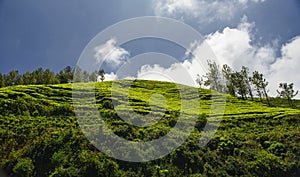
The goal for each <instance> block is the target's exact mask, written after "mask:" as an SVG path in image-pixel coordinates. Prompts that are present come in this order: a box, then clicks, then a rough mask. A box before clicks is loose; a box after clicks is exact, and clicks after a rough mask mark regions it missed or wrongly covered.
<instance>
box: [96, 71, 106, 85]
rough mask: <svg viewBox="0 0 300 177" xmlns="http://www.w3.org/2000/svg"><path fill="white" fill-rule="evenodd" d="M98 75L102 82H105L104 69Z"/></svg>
mask: <svg viewBox="0 0 300 177" xmlns="http://www.w3.org/2000/svg"><path fill="white" fill-rule="evenodd" d="M98 74H99V76H100V80H101V82H103V81H104V80H105V71H104V69H100V70H99V72H98Z"/></svg>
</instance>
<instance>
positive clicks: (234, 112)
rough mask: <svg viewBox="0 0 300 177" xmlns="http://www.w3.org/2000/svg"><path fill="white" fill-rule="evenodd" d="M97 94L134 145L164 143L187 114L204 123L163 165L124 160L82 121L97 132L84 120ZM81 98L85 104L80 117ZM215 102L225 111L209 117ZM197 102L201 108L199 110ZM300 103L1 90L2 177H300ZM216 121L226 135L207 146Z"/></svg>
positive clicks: (62, 87)
mask: <svg viewBox="0 0 300 177" xmlns="http://www.w3.org/2000/svg"><path fill="white" fill-rule="evenodd" d="M124 88H128V89H127V90H126V89H124ZM91 91H92V92H91ZM91 94H92V96H93V98H94V99H95V100H94V102H95V109H96V110H97V112H99V115H101V117H102V118H103V120H104V122H105V124H106V125H107V126H108V127H109V128H110V129H111V130H112V131H113V132H114V133H115V134H116V135H118V136H120V137H123V138H125V139H127V140H130V141H136V142H140V141H149V140H152V139H157V138H159V137H163V136H164V135H166V134H167V133H168V132H169V131H170V130H171V129H172V127H174V126H175V124H176V122H177V121H178V118H179V116H184V117H186V118H188V119H190V120H195V122H196V124H195V127H194V128H193V130H192V132H191V134H190V135H189V137H188V139H187V140H186V141H185V142H184V143H183V144H182V145H181V146H180V147H179V148H177V149H176V150H174V151H173V152H172V153H170V154H169V155H167V156H165V157H163V158H160V159H157V160H153V161H149V162H126V161H122V160H116V159H114V158H112V157H109V156H107V155H106V154H105V153H103V152H101V151H99V150H98V149H97V148H96V147H95V146H94V145H93V144H92V143H91V142H90V141H89V140H88V139H87V138H86V137H85V134H84V133H83V132H82V130H81V129H80V126H79V122H80V125H82V123H83V124H84V125H88V124H90V122H88V121H89V120H88V119H87V120H84V119H77V118H76V116H75V115H77V114H79V115H81V118H82V117H84V116H86V117H88V115H89V114H90V112H92V111H93V110H91V108H90V107H89V104H88V103H89V101H90V100H89V98H90V96H91ZM73 99H74V100H73ZM127 99H128V100H127ZM73 101H74V103H75V105H76V104H79V103H80V106H81V107H80V108H76V109H75V110H76V112H75V111H74V106H73ZM127 101H128V102H127ZM214 102H216V103H219V104H224V111H221V112H218V113H214V112H210V111H211V106H212V105H213V104H214ZM189 104H199V109H194V108H193V106H189ZM184 105H185V106H184ZM295 105H296V107H295V108H289V107H288V103H287V102H286V100H284V99H280V98H274V99H271V106H268V105H267V104H265V103H261V102H259V100H256V99H255V100H254V101H250V100H242V99H239V98H237V97H233V96H230V95H224V94H220V93H217V92H212V91H210V90H207V89H201V88H199V89H198V88H192V87H188V86H184V85H178V84H173V83H169V82H159V81H147V80H135V81H132V80H121V81H114V82H111V81H110V82H109V81H107V82H101V83H78V84H77V83H76V84H73V85H72V84H57V85H26V86H22V85H19V86H10V87H4V88H0V169H2V170H1V171H0V176H1V175H7V176H41V177H43V176H51V177H60V176H78V177H79V176H87V177H91V176H124V177H125V176H126V177H127V176H132V177H135V176H136V177H140V176H145V177H148V176H149V177H150V176H161V177H163V176H193V177H196V176H199V177H200V176H259V177H260V176H272V177H274V176H287V177H292V176H295V177H296V176H298V175H299V174H300V143H299V142H300V109H299V107H300V102H299V101H296V102H295ZM183 108H184V110H182V109H183ZM152 109H155V112H154V113H153V114H151V110H152ZM129 110H132V112H129ZM78 112H79V113H78ZM75 113H76V114H75ZM133 113H134V114H133ZM82 115H84V116H82ZM132 115H134V116H132ZM145 115H150V116H148V117H150V118H151V116H153V117H159V118H160V119H159V120H158V122H155V121H156V120H157V119H156V118H154V119H153V122H150V123H152V124H151V126H147V127H139V126H135V125H132V124H129V123H128V122H125V121H124V120H122V117H127V118H128V120H129V121H132V122H133V123H135V124H142V123H144V122H147V121H145V120H140V119H138V118H139V116H145ZM214 120H221V122H220V125H219V127H218V130H217V132H216V133H215V134H214V136H213V138H212V139H211V140H210V141H209V142H208V143H207V144H206V145H205V146H203V147H200V146H199V140H200V138H201V136H202V135H203V134H204V133H203V130H204V127H205V125H206V123H209V124H211V126H217V125H218V122H217V121H214ZM143 121H144V122H143ZM120 148H122V147H120ZM125 155H128V156H130V154H125Z"/></svg>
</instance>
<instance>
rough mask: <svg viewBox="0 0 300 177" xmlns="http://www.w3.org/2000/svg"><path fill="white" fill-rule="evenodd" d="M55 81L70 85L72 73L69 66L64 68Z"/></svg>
mask: <svg viewBox="0 0 300 177" xmlns="http://www.w3.org/2000/svg"><path fill="white" fill-rule="evenodd" d="M56 77H57V79H59V82H60V83H61V84H62V83H70V82H72V80H73V71H72V68H71V67H70V66H67V67H65V68H64V69H63V70H61V71H60V72H59V73H58V74H57V75H56Z"/></svg>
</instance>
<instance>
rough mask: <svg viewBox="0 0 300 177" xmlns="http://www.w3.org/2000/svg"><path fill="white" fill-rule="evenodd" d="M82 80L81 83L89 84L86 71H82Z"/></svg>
mask: <svg viewBox="0 0 300 177" xmlns="http://www.w3.org/2000/svg"><path fill="white" fill-rule="evenodd" d="M82 80H83V82H89V81H90V74H89V73H88V72H87V71H83V73H82Z"/></svg>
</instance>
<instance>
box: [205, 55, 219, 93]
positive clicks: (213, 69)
mask: <svg viewBox="0 0 300 177" xmlns="http://www.w3.org/2000/svg"><path fill="white" fill-rule="evenodd" d="M207 64H208V67H209V68H208V69H209V71H208V73H206V75H205V76H204V77H206V81H205V82H204V85H205V86H210V88H211V89H213V90H216V91H219V92H222V91H223V85H222V80H221V78H222V77H221V72H220V68H219V66H218V65H217V63H216V62H215V61H214V62H212V61H211V60H207Z"/></svg>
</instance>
